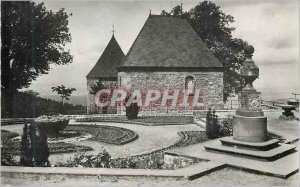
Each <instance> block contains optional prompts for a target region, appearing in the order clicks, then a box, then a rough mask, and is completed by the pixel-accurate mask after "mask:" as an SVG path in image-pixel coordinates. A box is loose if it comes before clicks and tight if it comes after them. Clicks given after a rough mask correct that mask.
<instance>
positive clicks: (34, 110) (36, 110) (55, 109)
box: [1, 91, 85, 118]
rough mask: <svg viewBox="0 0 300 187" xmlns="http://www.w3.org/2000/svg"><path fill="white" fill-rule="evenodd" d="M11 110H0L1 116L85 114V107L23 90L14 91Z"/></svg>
mask: <svg viewBox="0 0 300 187" xmlns="http://www.w3.org/2000/svg"><path fill="white" fill-rule="evenodd" d="M12 105H13V112H12V114H11V115H9V114H8V113H7V111H5V110H1V116H2V118H7V117H13V118H35V117H38V116H41V115H54V114H58V113H61V114H85V107H84V106H82V105H73V104H69V103H64V104H62V103H61V102H58V101H54V100H51V99H46V98H41V97H39V96H37V93H36V92H32V91H25V92H16V93H15V96H14V99H13V101H12Z"/></svg>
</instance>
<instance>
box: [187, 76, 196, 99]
mask: <svg viewBox="0 0 300 187" xmlns="http://www.w3.org/2000/svg"><path fill="white" fill-rule="evenodd" d="M185 91H186V93H187V94H189V95H193V94H194V91H195V79H194V77H192V76H188V77H186V78H185Z"/></svg>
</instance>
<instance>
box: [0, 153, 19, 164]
mask: <svg viewBox="0 0 300 187" xmlns="http://www.w3.org/2000/svg"><path fill="white" fill-rule="evenodd" d="M1 166H18V163H17V162H16V161H15V160H14V158H13V156H12V154H6V153H3V152H2V153H1Z"/></svg>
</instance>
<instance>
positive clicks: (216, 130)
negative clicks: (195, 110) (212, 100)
mask: <svg viewBox="0 0 300 187" xmlns="http://www.w3.org/2000/svg"><path fill="white" fill-rule="evenodd" d="M215 113H216V112H215V110H213V111H211V109H209V110H208V112H207V115H206V135H207V137H208V138H210V139H215V138H218V137H220V124H219V122H218V116H217V115H215Z"/></svg>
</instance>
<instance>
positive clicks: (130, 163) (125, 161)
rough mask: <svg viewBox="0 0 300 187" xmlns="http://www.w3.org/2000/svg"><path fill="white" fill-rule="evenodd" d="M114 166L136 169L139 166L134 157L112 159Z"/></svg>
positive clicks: (112, 165)
mask: <svg viewBox="0 0 300 187" xmlns="http://www.w3.org/2000/svg"><path fill="white" fill-rule="evenodd" d="M111 167H112V168H131V169H134V168H136V167H137V161H136V159H134V158H133V157H126V158H120V159H115V160H112V162H111Z"/></svg>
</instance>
